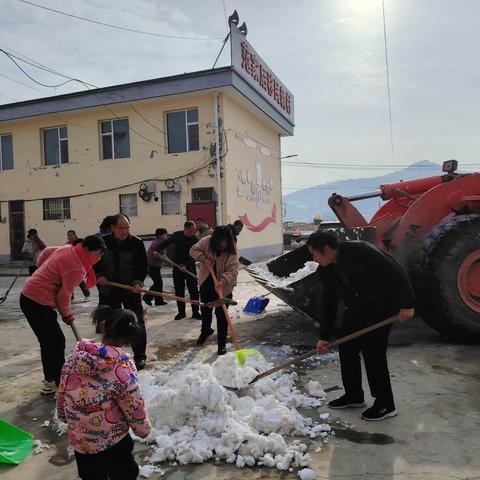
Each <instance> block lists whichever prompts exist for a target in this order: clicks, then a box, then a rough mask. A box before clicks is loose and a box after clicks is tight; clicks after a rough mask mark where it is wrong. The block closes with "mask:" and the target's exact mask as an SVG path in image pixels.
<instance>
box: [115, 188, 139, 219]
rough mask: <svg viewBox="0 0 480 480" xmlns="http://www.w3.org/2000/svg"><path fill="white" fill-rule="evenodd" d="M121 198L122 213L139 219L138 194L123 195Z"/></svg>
mask: <svg viewBox="0 0 480 480" xmlns="http://www.w3.org/2000/svg"><path fill="white" fill-rule="evenodd" d="M119 198H120V213H123V214H124V215H128V216H129V217H137V216H138V211H137V194H136V193H122V194H121V195H119Z"/></svg>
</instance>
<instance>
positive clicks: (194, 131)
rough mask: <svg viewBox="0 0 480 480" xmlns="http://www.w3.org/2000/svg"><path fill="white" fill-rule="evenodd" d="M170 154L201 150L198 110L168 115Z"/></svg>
mask: <svg viewBox="0 0 480 480" xmlns="http://www.w3.org/2000/svg"><path fill="white" fill-rule="evenodd" d="M167 143H168V153H183V152H193V151H198V150H199V145H200V141H199V135H198V109H196V108H192V109H190V110H181V111H179V112H168V113H167Z"/></svg>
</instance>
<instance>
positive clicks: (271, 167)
mask: <svg viewBox="0 0 480 480" xmlns="http://www.w3.org/2000/svg"><path fill="white" fill-rule="evenodd" d="M222 100H223V101H222V106H223V119H224V124H225V131H226V132H225V133H226V137H227V145H228V154H227V156H226V164H225V170H226V172H227V175H226V176H225V177H224V183H225V189H224V191H225V192H226V195H225V200H224V211H225V215H226V221H227V222H229V223H232V222H233V221H235V220H237V219H239V218H240V219H242V220H243V221H244V223H245V228H244V229H243V232H242V234H241V235H240V237H239V240H238V246H239V249H240V250H242V252H243V254H244V255H245V256H247V258H248V256H249V255H250V256H252V257H255V258H258V257H263V256H268V255H278V254H280V253H281V252H282V248H283V233H282V223H283V222H282V194H281V166H280V156H281V155H280V136H279V134H278V132H276V131H275V130H274V129H273V128H272V127H270V126H269V125H268V124H267V123H266V122H265V121H262V120H261V119H260V118H259V117H256V116H254V115H253V114H252V113H251V112H250V111H248V110H246V109H245V108H244V107H243V106H241V105H239V104H238V103H236V102H235V101H234V100H233V99H231V98H229V97H227V96H225V95H224V96H223V98H222ZM248 222H250V228H249V227H248V225H249V223H248ZM253 249H256V251H255V252H253Z"/></svg>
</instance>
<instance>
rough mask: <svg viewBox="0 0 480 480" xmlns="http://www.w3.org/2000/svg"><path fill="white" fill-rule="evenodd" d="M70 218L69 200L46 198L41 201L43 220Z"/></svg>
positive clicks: (65, 198) (66, 198)
mask: <svg viewBox="0 0 480 480" xmlns="http://www.w3.org/2000/svg"><path fill="white" fill-rule="evenodd" d="M69 218H71V216H70V198H68V197H64V198H46V199H44V200H43V219H44V220H68V219H69Z"/></svg>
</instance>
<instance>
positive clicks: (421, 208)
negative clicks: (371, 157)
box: [257, 160, 480, 343]
mask: <svg viewBox="0 0 480 480" xmlns="http://www.w3.org/2000/svg"><path fill="white" fill-rule="evenodd" d="M457 166H458V163H457V161H456V160H450V161H448V162H444V164H443V172H444V174H443V175H438V176H432V177H427V178H421V179H416V180H409V181H404V182H398V183H394V184H388V185H381V186H380V187H379V190H378V191H375V192H371V193H367V194H362V195H357V196H353V197H343V196H341V195H338V194H336V193H334V194H333V195H332V196H331V197H330V199H329V201H328V203H329V205H330V207H331V208H332V210H333V211H334V212H335V214H336V216H337V217H338V219H339V221H340V223H341V224H342V226H343V227H344V228H343V229H339V231H337V232H336V233H337V234H340V237H339V238H340V239H342V238H341V232H342V231H343V232H345V231H350V232H354V234H353V235H352V234H350V235H349V236H348V237H349V238H348V239H349V240H352V239H366V240H368V241H372V242H373V243H375V244H376V245H377V246H378V247H380V248H382V249H384V250H387V251H388V252H390V253H391V254H393V255H394V256H395V257H396V258H397V260H398V261H399V262H400V263H402V264H403V265H404V266H405V268H406V269H407V271H408V273H409V276H410V279H411V281H412V284H413V286H414V289H415V294H416V311H417V313H418V314H419V315H420V316H421V317H422V318H423V320H424V321H425V322H426V323H428V324H429V325H430V326H431V327H433V328H434V329H435V330H437V331H438V332H439V333H440V334H441V335H443V336H444V337H447V338H450V339H452V340H458V341H463V342H470V343H472V342H480V173H468V174H459V173H456V170H457ZM373 197H380V198H381V199H382V200H384V201H385V203H384V204H383V205H382V207H381V208H380V209H379V210H378V211H377V212H376V213H375V215H374V216H373V218H372V219H371V220H370V221H369V222H368V221H367V220H366V219H365V218H364V217H363V216H362V214H361V213H360V212H359V211H358V210H357V209H356V208H355V206H354V205H353V202H355V201H359V200H362V199H366V198H373ZM343 236H345V235H343ZM298 250H300V249H297V250H295V251H293V252H290V253H286V254H284V255H282V256H280V257H279V258H277V259H275V260H273V261H272V262H270V263H269V264H267V266H268V268H269V270H270V271H271V272H272V273H274V274H275V275H278V276H287V275H288V274H289V273H292V272H294V271H296V270H298V268H301V266H302V265H300V267H299V266H298V263H301V262H302V261H306V260H309V259H311V257H310V256H309V254H308V250H307V249H306V247H302V249H301V251H298ZM298 259H300V262H299V261H298ZM310 277H312V278H308V277H307V278H305V279H302V280H301V281H300V282H297V283H298V284H299V285H296V284H293V285H292V287H293V291H292V292H290V293H289V294H288V295H287V294H286V293H285V292H283V293H281V294H279V292H278V291H274V293H276V294H277V295H278V296H283V298H282V299H283V300H284V301H286V302H287V303H289V304H290V305H292V306H293V307H294V308H297V309H299V310H301V311H303V313H305V314H307V315H308V316H310V317H312V318H315V312H316V311H317V310H318V309H317V308H316V307H318V305H315V302H318V301H319V300H318V295H317V297H315V294H314V291H315V289H316V285H315V275H313V276H310ZM257 280H258V278H257ZM261 283H262V282H261ZM307 285H308V287H307ZM275 290H277V289H275ZM308 292H310V294H309V293H308ZM309 295H310V297H309ZM285 297H286V298H285Z"/></svg>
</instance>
